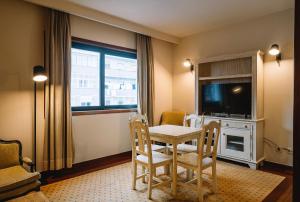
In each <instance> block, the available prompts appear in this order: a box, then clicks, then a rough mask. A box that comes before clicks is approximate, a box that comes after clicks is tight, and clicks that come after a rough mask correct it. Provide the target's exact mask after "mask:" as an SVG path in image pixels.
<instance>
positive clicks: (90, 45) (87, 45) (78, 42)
mask: <svg viewBox="0 0 300 202" xmlns="http://www.w3.org/2000/svg"><path fill="white" fill-rule="evenodd" d="M71 48H77V49H81V50H87V51H94V52H99V53H100V62H99V103H100V104H99V106H76V107H71V108H72V111H74V112H76V111H98V110H100V111H101V110H114V109H116V110H120V109H137V104H136V105H110V106H105V55H112V56H118V57H124V58H130V59H137V54H136V50H134V49H127V48H123V47H118V46H114V45H109V44H103V43H99V42H93V41H89V40H85V39H79V38H72V47H71ZM71 72H72V70H71ZM71 80H72V77H71ZM71 93H72V92H71ZM137 94H138V93H137ZM137 96H138V95H137Z"/></svg>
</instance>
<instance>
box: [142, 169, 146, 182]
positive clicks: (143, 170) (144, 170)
mask: <svg viewBox="0 0 300 202" xmlns="http://www.w3.org/2000/svg"><path fill="white" fill-rule="evenodd" d="M145 173H146V168H145V166H142V174H145ZM142 182H143V183H146V177H145V176H144V177H143V178H142Z"/></svg>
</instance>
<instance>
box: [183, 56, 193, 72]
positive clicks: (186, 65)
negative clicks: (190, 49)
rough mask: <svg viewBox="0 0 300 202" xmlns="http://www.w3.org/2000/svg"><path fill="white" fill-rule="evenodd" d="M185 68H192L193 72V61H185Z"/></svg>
mask: <svg viewBox="0 0 300 202" xmlns="http://www.w3.org/2000/svg"><path fill="white" fill-rule="evenodd" d="M183 66H184V67H186V68H190V69H191V71H193V70H194V65H193V63H192V61H191V59H188V58H187V59H185V60H184V62H183Z"/></svg>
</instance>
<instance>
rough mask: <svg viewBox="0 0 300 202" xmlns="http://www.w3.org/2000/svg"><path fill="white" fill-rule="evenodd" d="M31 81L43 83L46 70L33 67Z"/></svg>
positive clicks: (45, 77)
mask: <svg viewBox="0 0 300 202" xmlns="http://www.w3.org/2000/svg"><path fill="white" fill-rule="evenodd" d="M33 80H34V81H35V82H43V81H46V80H47V74H46V70H45V68H44V67H43V66H40V65H38V66H34V67H33Z"/></svg>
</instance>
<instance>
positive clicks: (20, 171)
mask: <svg viewBox="0 0 300 202" xmlns="http://www.w3.org/2000/svg"><path fill="white" fill-rule="evenodd" d="M39 179H40V174H39V173H38V172H34V173H30V172H28V171H26V170H25V169H24V168H23V167H22V166H13V167H9V168H4V169H0V193H2V192H5V191H8V190H11V189H15V188H17V187H20V186H23V185H25V184H29V183H32V182H34V181H37V180H39Z"/></svg>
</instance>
